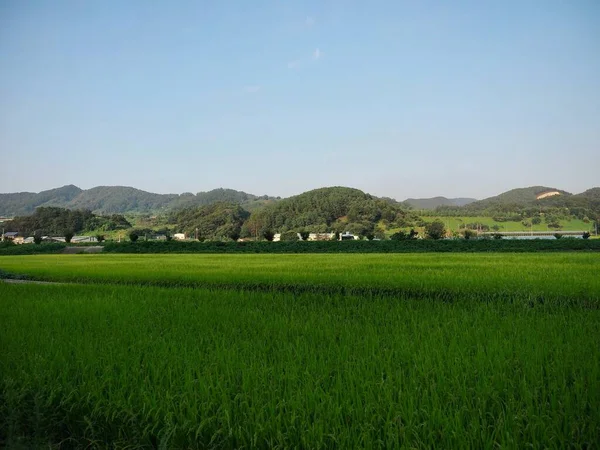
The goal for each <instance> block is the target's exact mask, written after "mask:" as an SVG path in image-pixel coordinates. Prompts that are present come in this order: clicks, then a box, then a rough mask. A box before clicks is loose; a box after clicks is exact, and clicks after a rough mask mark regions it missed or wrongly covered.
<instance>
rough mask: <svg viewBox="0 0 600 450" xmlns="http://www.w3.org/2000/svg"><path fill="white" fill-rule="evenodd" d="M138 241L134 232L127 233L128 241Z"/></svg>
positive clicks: (137, 236)
mask: <svg viewBox="0 0 600 450" xmlns="http://www.w3.org/2000/svg"><path fill="white" fill-rule="evenodd" d="M138 239H139V235H138V234H137V233H136V232H135V231H132V232H130V233H129V240H130V241H131V242H135V241H137V240H138Z"/></svg>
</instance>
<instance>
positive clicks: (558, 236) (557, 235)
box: [554, 233, 563, 239]
mask: <svg viewBox="0 0 600 450" xmlns="http://www.w3.org/2000/svg"><path fill="white" fill-rule="evenodd" d="M554 237H555V238H556V239H562V237H563V236H562V234H559V233H554Z"/></svg>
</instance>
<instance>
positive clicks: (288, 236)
mask: <svg viewBox="0 0 600 450" xmlns="http://www.w3.org/2000/svg"><path fill="white" fill-rule="evenodd" d="M280 239H281V240H282V241H292V242H293V241H297V240H298V233H296V232H295V231H285V232H283V233H281V238H280Z"/></svg>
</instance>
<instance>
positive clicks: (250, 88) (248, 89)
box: [244, 85, 260, 94]
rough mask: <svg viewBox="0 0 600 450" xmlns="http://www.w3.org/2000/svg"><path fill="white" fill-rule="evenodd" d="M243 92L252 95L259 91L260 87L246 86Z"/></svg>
mask: <svg viewBox="0 0 600 450" xmlns="http://www.w3.org/2000/svg"><path fill="white" fill-rule="evenodd" d="M244 91H246V92H247V93H248V94H254V93H256V92H258V91H260V86H256V85H255V86H246V87H245V88H244Z"/></svg>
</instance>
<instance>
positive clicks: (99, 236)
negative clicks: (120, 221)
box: [96, 234, 106, 242]
mask: <svg viewBox="0 0 600 450" xmlns="http://www.w3.org/2000/svg"><path fill="white" fill-rule="evenodd" d="M105 239H106V237H105V236H104V235H103V234H97V235H96V240H97V241H98V242H103V241H104V240H105Z"/></svg>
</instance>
